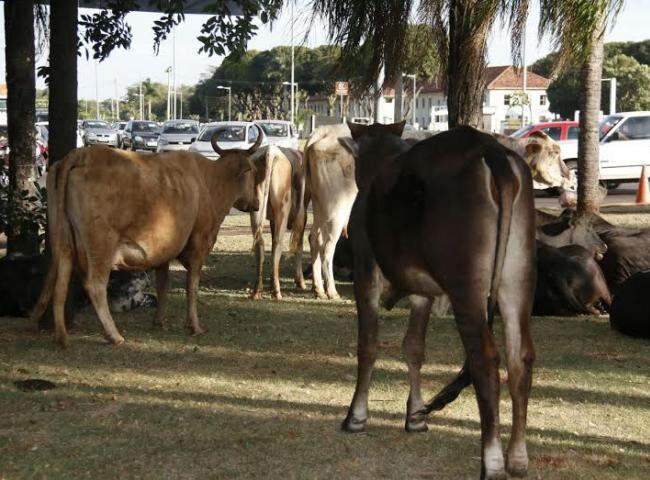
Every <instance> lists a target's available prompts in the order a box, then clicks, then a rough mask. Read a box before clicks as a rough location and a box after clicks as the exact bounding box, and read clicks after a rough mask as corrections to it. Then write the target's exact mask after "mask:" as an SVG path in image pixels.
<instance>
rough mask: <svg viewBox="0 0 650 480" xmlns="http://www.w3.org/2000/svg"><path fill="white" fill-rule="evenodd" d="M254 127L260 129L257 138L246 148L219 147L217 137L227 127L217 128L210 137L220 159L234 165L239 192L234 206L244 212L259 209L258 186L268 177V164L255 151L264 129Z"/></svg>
mask: <svg viewBox="0 0 650 480" xmlns="http://www.w3.org/2000/svg"><path fill="white" fill-rule="evenodd" d="M254 127H255V128H257V129H258V135H257V140H256V141H255V143H254V144H253V146H252V147H250V148H248V149H245V150H244V149H230V150H224V149H222V148H221V147H219V145H218V144H217V139H218V138H219V134H220V133H221V132H222V131H223V130H224V129H225V127H224V128H223V129H222V128H220V129H217V130H215V132H214V133H213V134H212V138H211V139H210V142H211V143H212V148H213V149H214V151H215V152H217V153H218V154H219V157H220V159H219V161H223V162H229V163H230V164H231V165H233V170H234V174H235V176H236V185H237V192H238V196H237V199H236V200H235V204H234V207H235V208H236V209H238V210H241V211H243V212H253V211H257V210H259V208H260V202H259V198H258V196H257V187H258V185H259V184H260V183H262V182H263V181H264V179H265V177H266V165H265V163H264V159H262V160H260V158H259V156H257V157H255V152H256V151H257V150H258V149H259V148H260V145H261V144H262V130H261V129H260V127H258V126H257V125H255V126H254ZM262 157H264V156H262Z"/></svg>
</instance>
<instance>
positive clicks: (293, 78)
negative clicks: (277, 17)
mask: <svg viewBox="0 0 650 480" xmlns="http://www.w3.org/2000/svg"><path fill="white" fill-rule="evenodd" d="M295 82H296V78H295V62H294V42H293V2H291V125H293V116H294V106H295V94H294V92H293V87H294V86H295ZM292 128H293V127H292Z"/></svg>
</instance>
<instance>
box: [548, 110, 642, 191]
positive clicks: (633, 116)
mask: <svg viewBox="0 0 650 480" xmlns="http://www.w3.org/2000/svg"><path fill="white" fill-rule="evenodd" d="M599 130H600V180H601V182H602V183H604V184H605V185H606V186H607V188H616V187H617V186H619V185H620V184H621V183H623V182H632V181H634V182H636V181H638V180H639V177H640V176H641V168H642V167H643V166H644V165H645V166H648V167H650V111H645V112H619V113H615V114H613V115H608V116H606V117H605V118H603V119H602V120H601V122H600V125H599ZM558 145H560V149H561V150H562V160H564V163H566V165H567V167H569V168H571V169H577V168H578V141H577V140H567V141H563V142H558Z"/></svg>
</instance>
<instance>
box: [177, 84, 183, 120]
mask: <svg viewBox="0 0 650 480" xmlns="http://www.w3.org/2000/svg"><path fill="white" fill-rule="evenodd" d="M180 92H181V105H180V107H181V114H180V116H179V117H178V118H183V85H181V88H180Z"/></svg>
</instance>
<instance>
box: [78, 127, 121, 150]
mask: <svg viewBox="0 0 650 480" xmlns="http://www.w3.org/2000/svg"><path fill="white" fill-rule="evenodd" d="M81 130H82V132H83V133H82V135H83V144H84V146H88V145H109V146H111V147H117V130H115V129H114V128H113V127H112V126H111V125H110V124H109V123H108V122H105V121H104V120H84V121H83V122H82V124H81Z"/></svg>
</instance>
